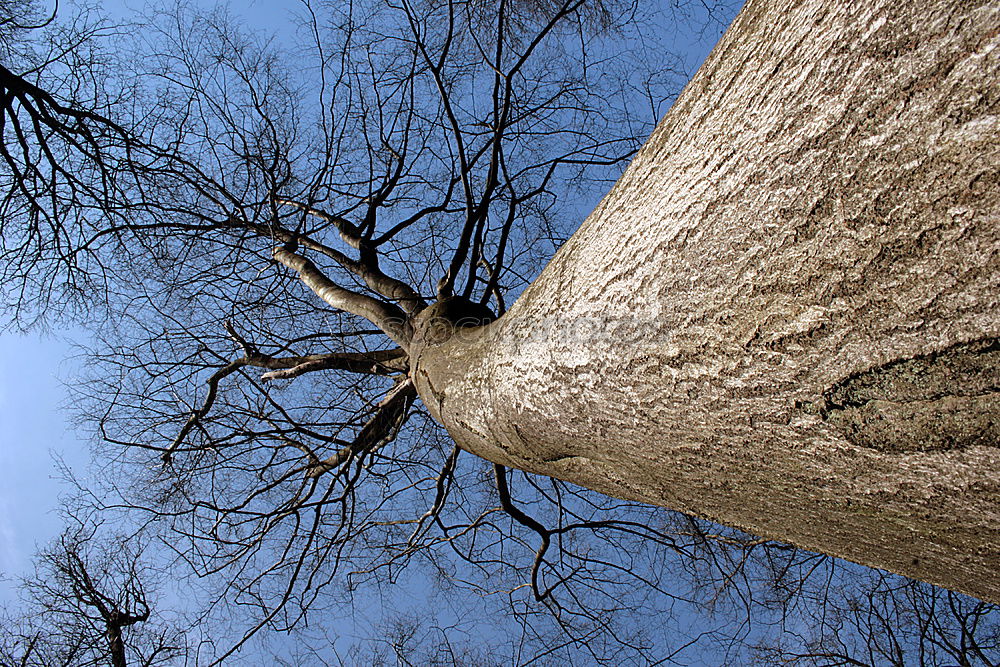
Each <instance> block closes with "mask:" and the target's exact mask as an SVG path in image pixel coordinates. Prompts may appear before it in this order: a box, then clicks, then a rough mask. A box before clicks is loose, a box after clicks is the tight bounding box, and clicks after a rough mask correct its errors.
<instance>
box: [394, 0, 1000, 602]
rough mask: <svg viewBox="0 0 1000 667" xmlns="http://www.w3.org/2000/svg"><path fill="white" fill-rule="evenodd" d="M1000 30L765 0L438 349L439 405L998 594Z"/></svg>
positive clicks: (953, 17)
mask: <svg viewBox="0 0 1000 667" xmlns="http://www.w3.org/2000/svg"><path fill="white" fill-rule="evenodd" d="M998 26H1000V3H998V2H996V0H992V1H985V2H984V1H982V0H864V1H859V2H844V1H843V0H801V1H796V0H750V2H749V3H748V4H747V6H746V7H745V8H744V10H743V11H742V13H741V14H740V15H739V16H738V18H737V19H736V21H735V22H734V23H733V25H732V27H730V29H729V31H728V32H727V33H726V35H725V37H724V38H723V39H722V41H721V42H720V43H719V45H718V46H717V47H716V48H715V50H714V51H713V53H712V55H711V56H710V57H709V59H708V61H707V62H706V63H705V65H704V66H703V67H702V69H701V71H699V73H698V74H697V75H696V76H695V78H694V79H693V80H692V81H691V83H690V84H688V86H687V88H686V90H685V91H684V93H683V95H682V96H681V97H680V98H679V99H678V101H677V102H676V104H674V106H673V108H672V109H671V110H670V112H669V113H668V114H667V116H666V117H665V118H664V119H663V121H662V122H661V123H660V125H659V126H658V127H657V129H656V131H655V132H654V133H653V135H652V137H651V138H650V139H649V141H648V142H647V144H646V146H645V147H644V148H643V150H642V151H641V152H640V154H639V155H638V156H637V157H636V159H635V161H634V162H633V164H632V165H631V166H630V167H629V168H628V170H627V171H626V173H625V174H624V175H623V176H622V178H621V179H620V181H619V182H618V183H617V184H616V185H615V187H614V188H613V189H612V191H611V192H610V193H609V194H608V195H607V196H606V197H605V199H604V201H603V202H602V203H601V204H600V205H599V206H598V207H597V209H596V210H595V211H594V213H593V214H591V215H590V216H589V217H588V218H587V220H586V221H585V222H584V224H583V226H582V227H581V229H580V230H579V231H578V232H577V233H576V234H575V235H574V236H573V238H571V239H570V240H569V242H567V243H566V245H565V246H564V247H563V248H562V249H561V250H560V251H559V252H558V253H557V255H556V256H555V258H554V259H553V260H552V262H551V263H550V265H549V266H548V267H546V269H545V271H544V272H543V273H542V275H541V276H540V277H539V278H538V279H537V280H536V281H535V283H534V284H532V285H531V286H530V288H529V289H528V290H527V291H526V292H525V293H524V294H523V295H522V297H521V298H520V299H519V300H518V301H517V303H516V304H515V305H514V307H513V308H511V310H510V312H508V313H507V314H506V315H505V316H504V317H503V318H501V319H500V320H498V321H497V322H494V323H492V324H490V325H488V326H484V327H478V328H473V329H459V330H457V331H456V334H455V335H454V336H453V337H452V338H450V339H449V340H447V341H446V342H443V343H440V344H438V343H419V344H417V345H416V346H415V348H414V350H413V351H412V355H411V359H413V361H414V372H413V375H414V379H415V381H416V384H417V388H418V391H419V393H420V396H421V397H422V399H423V401H424V403H425V404H426V405H427V407H428V408H429V409H430V411H431V412H432V413H433V414H434V415H435V417H436V418H437V419H439V420H440V421H441V423H443V424H444V425H445V426H446V427H447V428H448V430H449V432H450V433H451V434H452V436H454V438H455V440H456V441H457V442H458V443H459V444H460V445H461V446H462V447H463V448H465V449H467V450H468V451H470V452H472V453H474V454H477V455H479V456H482V457H484V458H487V459H489V460H491V461H494V462H498V463H502V464H504V465H507V466H513V467H518V468H522V469H525V470H530V471H532V472H537V473H541V474H544V475H550V476H552V477H558V478H560V479H564V480H567V481H570V482H574V483H576V484H581V485H583V486H586V487H589V488H591V489H596V490H598V491H601V492H604V493H607V494H609V495H612V496H616V497H621V498H628V499H632V500H639V501H644V502H648V503H655V504H658V505H664V506H666V507H670V508H673V509H677V510H681V511H684V512H689V513H691V514H694V515H697V516H700V517H705V518H708V519H712V520H715V521H718V522H721V523H724V524H728V525H731V526H736V527H739V528H742V529H745V530H747V531H749V532H752V533H755V534H758V535H762V536H766V537H769V538H775V539H779V540H783V541H785V542H790V543H792V544H794V545H797V546H800V547H803V548H806V549H811V550H815V551H820V552H823V553H826V554H831V555H834V556H839V557H842V558H846V559H849V560H852V561H855V562H858V563H863V564H865V565H870V566H873V567H880V568H885V569H888V570H891V571H893V572H898V573H901V574H905V575H907V576H910V577H915V578H917V579H922V580H924V581H929V582H932V583H936V584H940V585H943V586H946V587H948V588H951V589H955V590H959V591H962V592H965V593H968V594H971V595H975V596H977V597H980V598H983V599H986V600H990V601H993V602H1000V575H998V565H1000V548H998V545H1000V516H998V515H1000V505H998V500H1000V449H998V446H1000V436H998V429H1000V371H998V369H1000V344H998V338H997V337H998V335H1000V315H998V313H1000V270H998V263H1000V261H998V248H1000V220H998V215H997V212H998V206H997V202H998V185H1000V178H998V171H1000V167H998V165H1000V154H998V153H1000V150H998V147H1000V139H998V137H1000V123H998V114H1000V109H998V106H1000V104H998V100H1000V85H998V76H997V74H998V71H1000V49H998V48H997V46H998V44H1000V38H998ZM425 312H426V317H430V316H432V315H433V308H432V309H430V310H429V311H425Z"/></svg>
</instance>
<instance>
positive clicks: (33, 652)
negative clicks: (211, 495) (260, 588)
mask: <svg viewBox="0 0 1000 667" xmlns="http://www.w3.org/2000/svg"><path fill="white" fill-rule="evenodd" d="M68 518H69V519H70V522H71V523H75V526H73V527H72V528H68V529H67V531H66V532H65V533H64V534H63V535H61V536H60V537H59V539H58V540H56V541H55V543H54V544H53V545H52V546H51V547H49V548H48V549H46V550H44V551H42V552H41V553H40V554H39V556H38V562H37V567H36V572H35V574H34V576H33V577H30V578H27V579H25V580H24V581H23V582H22V584H21V589H22V592H23V593H24V595H25V600H24V604H25V607H24V608H23V609H22V610H21V611H22V613H21V615H20V616H18V617H14V618H8V619H5V622H4V624H3V628H2V629H0V661H2V664H4V665H11V666H13V665H20V666H21V667H34V666H38V667H55V666H57V665H58V666H64V667H83V666H84V665H106V664H110V665H111V666H112V667H125V666H126V665H129V664H138V665H143V666H144V667H152V666H153V665H166V664H176V662H175V661H176V660H177V659H178V658H180V657H182V656H183V655H184V654H185V652H186V647H185V646H184V644H183V637H182V635H181V633H179V632H178V631H177V630H175V629H173V628H170V627H169V625H168V624H165V623H164V622H163V620H162V618H156V617H155V616H151V614H152V606H151V601H150V597H149V596H150V594H151V593H150V591H149V590H148V587H149V583H150V582H149V580H150V579H152V578H153V577H152V574H153V573H152V571H151V570H150V569H148V568H146V567H144V566H143V565H142V563H141V554H139V553H136V552H134V551H133V544H132V542H131V541H130V540H128V539H125V538H122V537H116V538H99V537H96V535H97V529H98V526H95V525H88V524H87V523H86V522H81V521H79V520H78V519H77V518H76V517H73V516H69V517H68ZM146 624H151V625H153V626H154V628H153V629H146V628H144V627H142V626H144V625H146Z"/></svg>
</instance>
